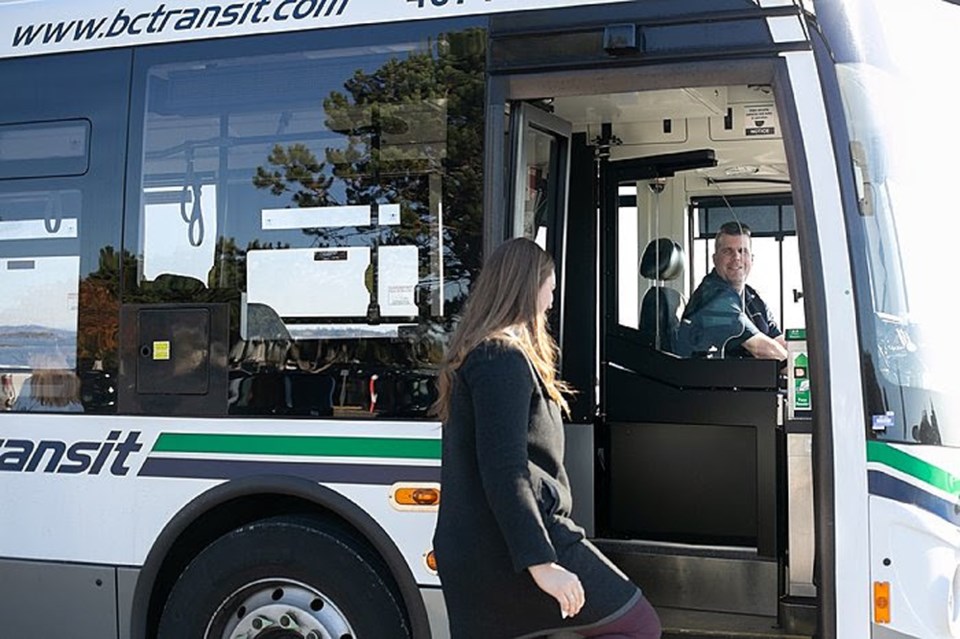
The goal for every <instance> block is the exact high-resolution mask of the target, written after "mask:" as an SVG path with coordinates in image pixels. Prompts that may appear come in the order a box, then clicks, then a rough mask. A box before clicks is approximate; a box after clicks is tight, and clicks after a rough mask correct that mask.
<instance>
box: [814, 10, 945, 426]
mask: <svg viewBox="0 0 960 639" xmlns="http://www.w3.org/2000/svg"><path fill="white" fill-rule="evenodd" d="M845 7H846V16H845V18H846V19H847V20H848V21H849V22H848V23H847V24H848V25H849V27H850V28H851V34H850V35H851V36H852V37H851V38H850V39H849V40H848V41H846V42H843V43H842V44H840V49H836V48H835V47H833V45H834V44H835V43H837V40H836V37H833V38H831V39H830V45H831V49H832V51H831V52H832V54H833V55H834V59H835V61H836V67H837V77H838V80H839V87H840V93H841V96H842V101H843V108H844V111H845V116H846V117H845V119H846V123H847V127H848V135H849V143H850V154H851V159H852V162H853V170H854V182H855V186H856V192H857V199H858V210H857V212H856V214H855V215H854V216H853V217H854V219H853V220H852V223H851V224H850V231H851V235H852V236H853V238H854V240H853V243H854V246H855V247H857V248H856V249H855V250H856V251H859V252H860V255H859V256H855V259H854V262H855V263H859V268H858V278H860V279H859V287H858V288H859V290H858V299H859V312H860V323H861V336H862V339H863V348H864V358H865V366H864V370H865V374H866V375H867V380H866V383H867V385H868V390H870V391H871V392H868V394H867V395H868V404H870V405H869V406H868V409H869V413H870V420H871V422H870V424H869V425H868V427H869V428H870V431H871V432H872V435H873V436H875V437H879V438H882V439H887V440H895V441H903V442H911V443H918V442H919V443H927V444H949V445H960V426H958V425H956V424H953V425H952V426H951V424H952V421H951V420H949V419H945V417H947V415H948V413H954V411H953V410H950V408H951V406H948V405H947V402H948V396H947V394H946V391H947V388H948V385H949V382H950V379H949V375H950V372H951V364H952V361H951V360H952V359H953V358H952V353H951V352H950V350H949V348H947V346H948V344H950V343H951V341H952V340H951V339H950V338H951V332H950V331H951V327H950V318H949V317H948V315H947V314H946V313H945V312H944V308H945V307H949V306H952V305H950V304H949V303H948V299H947V297H948V296H949V295H951V291H952V290H953V285H951V284H949V282H948V281H947V280H948V278H949V277H950V273H952V272H953V271H954V270H955V268H956V267H955V263H954V264H951V263H950V261H949V260H950V258H949V255H951V253H952V252H953V251H955V249H954V248H953V246H952V243H953V242H954V241H955V238H957V236H958V233H957V231H958V228H957V227H958V224H960V222H958V215H957V213H958V211H957V210H956V209H957V205H956V203H955V201H954V200H953V199H952V198H951V195H950V191H951V189H950V185H951V184H952V179H955V177H954V175H953V174H954V167H953V163H954V161H953V157H952V154H953V153H954V152H956V151H958V150H960V120H958V119H957V118H956V117H955V116H954V115H953V114H952V112H951V111H952V109H950V108H949V100H950V99H951V96H953V95H955V94H956V91H957V85H958V82H960V81H958V80H957V75H956V73H955V71H954V70H953V69H948V68H947V67H948V65H949V62H950V61H952V60H957V59H960V44H958V41H957V38H956V34H957V33H958V32H960V7H957V6H954V5H951V4H948V3H946V2H943V1H942V0H925V1H923V2H910V3H904V2H900V1H898V0H876V1H871V2H869V3H866V2H853V3H849V2H848V3H845ZM829 35H833V36H836V35H838V34H836V33H832V34H829ZM871 376H872V377H874V378H875V379H870V377H871ZM870 387H872V388H870ZM952 401H953V400H952V399H951V400H949V402H952ZM951 429H952V430H951Z"/></svg>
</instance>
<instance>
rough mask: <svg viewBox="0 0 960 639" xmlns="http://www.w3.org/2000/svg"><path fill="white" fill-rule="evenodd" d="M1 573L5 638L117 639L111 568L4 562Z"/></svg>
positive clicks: (0, 600)
mask: <svg viewBox="0 0 960 639" xmlns="http://www.w3.org/2000/svg"><path fill="white" fill-rule="evenodd" d="M0 574H3V585H2V586H0V615H2V617H3V636H4V637H38V636H58V635H60V636H70V637H71V638H73V639H107V638H109V637H116V636H117V601H116V597H115V595H116V585H117V584H116V575H115V571H114V569H113V568H110V567H106V566H81V565H76V564H58V563H41V562H33V561H15V560H2V561H0ZM65 629H67V630H66V631H65Z"/></svg>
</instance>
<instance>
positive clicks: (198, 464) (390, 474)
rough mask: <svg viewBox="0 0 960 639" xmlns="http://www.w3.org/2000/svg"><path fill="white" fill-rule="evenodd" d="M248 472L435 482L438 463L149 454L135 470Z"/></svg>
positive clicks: (216, 474)
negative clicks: (182, 457) (191, 457)
mask: <svg viewBox="0 0 960 639" xmlns="http://www.w3.org/2000/svg"><path fill="white" fill-rule="evenodd" d="M251 475H293V476H296V477H302V478H304V479H309V480H311V481H316V482H324V483H340V484H377V485H390V484H394V483H396V482H414V481H416V482H426V481H429V482H439V481H440V467H439V466H399V465H387V464H313V463H309V462H280V461H255V460H242V459H178V458H170V457H150V458H148V459H147V460H146V461H145V462H144V463H143V466H142V467H141V468H140V472H139V476H140V477H177V478H189V479H239V478H241V477H249V476H251Z"/></svg>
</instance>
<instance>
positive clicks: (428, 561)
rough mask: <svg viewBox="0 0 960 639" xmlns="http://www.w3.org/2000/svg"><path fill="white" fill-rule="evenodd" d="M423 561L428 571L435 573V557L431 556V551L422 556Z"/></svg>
mask: <svg viewBox="0 0 960 639" xmlns="http://www.w3.org/2000/svg"><path fill="white" fill-rule="evenodd" d="M423 560H424V561H425V562H426V564H427V569H429V570H430V572H437V556H436V555H435V554H433V551H432V550H431V551H430V552H428V553H427V554H426V555H424V556H423Z"/></svg>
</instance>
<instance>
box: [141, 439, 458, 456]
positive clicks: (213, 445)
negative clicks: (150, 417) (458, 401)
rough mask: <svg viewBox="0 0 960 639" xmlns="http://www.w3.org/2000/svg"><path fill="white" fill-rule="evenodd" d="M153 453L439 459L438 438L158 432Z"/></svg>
mask: <svg viewBox="0 0 960 639" xmlns="http://www.w3.org/2000/svg"><path fill="white" fill-rule="evenodd" d="M152 452H155V453H232V454H239V455H309V456H329V457H391V458H394V457H402V458H404V459H440V440H439V439H401V438H390V437H319V436H301V435H214V434H202V433H162V434H161V435H160V437H158V438H157V443H156V444H154V446H153V451H152Z"/></svg>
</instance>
